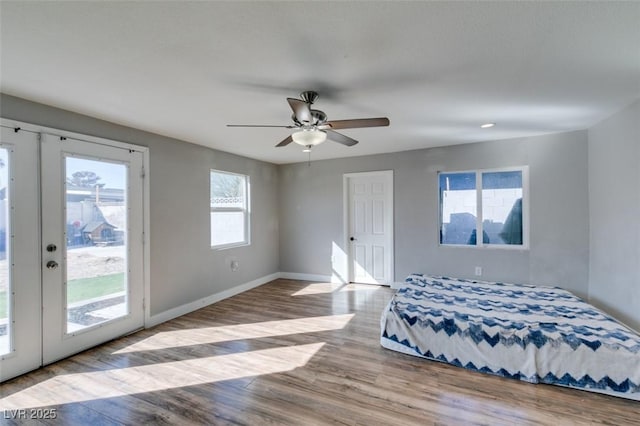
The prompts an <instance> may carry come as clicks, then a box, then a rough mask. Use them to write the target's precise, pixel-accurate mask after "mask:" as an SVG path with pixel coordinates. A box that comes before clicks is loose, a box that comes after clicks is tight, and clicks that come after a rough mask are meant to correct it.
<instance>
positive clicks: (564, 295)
mask: <svg viewBox="0 0 640 426" xmlns="http://www.w3.org/2000/svg"><path fill="white" fill-rule="evenodd" d="M380 343H381V344H382V346H383V347H385V348H388V349H391V350H395V351H398V352H402V353H406V354H409V355H414V356H418V357H423V358H428V359H431V360H436V361H441V362H445V363H448V364H452V365H456V366H459V367H463V368H466V369H469V370H473V371H478V372H482V373H488V374H494V375H498V376H501V377H508V378H513V379H518V380H523V381H526V382H530V383H547V384H553V385H561V386H568V387H572V388H577V389H582V390H587V391H593V392H600V393H606V394H610V395H614V396H620V397H623V398H629V399H634V400H640V335H638V334H637V333H636V332H634V331H633V330H631V329H630V328H628V327H626V326H624V325H623V324H621V323H619V322H618V321H616V320H615V319H613V318H612V317H610V316H608V315H607V314H605V313H604V312H602V311H600V310H598V309H596V308H595V307H593V306H592V305H589V304H588V303H586V302H584V301H583V300H581V299H580V298H578V297H576V296H575V295H573V294H572V293H570V292H568V291H566V290H563V289H560V288H555V287H538V286H529V285H518V284H507V283H494V282H487V281H472V280H464V279H455V278H447V277H437V276H429V275H423V274H413V275H410V276H409V277H408V278H407V279H406V281H405V283H403V285H402V286H401V287H400V288H399V289H398V291H397V292H396V294H395V295H394V296H393V298H392V299H391V301H390V302H389V304H388V305H387V307H386V309H385V310H384V312H383V314H382V318H381V338H380Z"/></svg>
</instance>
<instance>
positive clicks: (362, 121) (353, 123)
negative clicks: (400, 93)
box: [318, 117, 389, 130]
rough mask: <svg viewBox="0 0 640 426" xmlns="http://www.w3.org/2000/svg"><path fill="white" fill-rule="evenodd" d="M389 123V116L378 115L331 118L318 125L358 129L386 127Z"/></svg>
mask: <svg viewBox="0 0 640 426" xmlns="http://www.w3.org/2000/svg"><path fill="white" fill-rule="evenodd" d="M388 125H389V119H388V118H387V117H378V118H356V119H353V120H331V121H327V122H326V123H324V124H323V125H322V126H318V128H322V129H324V127H325V126H328V128H330V129H333V130H336V129H356V128H359V127H384V126H388Z"/></svg>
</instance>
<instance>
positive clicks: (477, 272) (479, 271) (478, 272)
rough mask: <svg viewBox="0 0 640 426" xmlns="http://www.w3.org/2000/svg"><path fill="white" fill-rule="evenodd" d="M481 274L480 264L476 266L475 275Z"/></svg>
mask: <svg viewBox="0 0 640 426" xmlns="http://www.w3.org/2000/svg"><path fill="white" fill-rule="evenodd" d="M481 275H482V266H476V277H479V276H481Z"/></svg>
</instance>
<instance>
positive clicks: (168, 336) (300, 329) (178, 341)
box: [113, 314, 354, 354]
mask: <svg viewBox="0 0 640 426" xmlns="http://www.w3.org/2000/svg"><path fill="white" fill-rule="evenodd" d="M353 316H354V314H343V315H327V316H320V317H306V318H296V319H289V320H279V321H265V322H256V323H250V324H235V325H225V326H220V327H205V328H193V329H187V330H174V331H162V332H159V333H156V334H154V335H153V336H151V337H148V338H146V339H144V340H141V341H139V342H136V343H134V344H132V345H129V346H127V347H125V348H123V349H120V350H117V351H115V352H113V353H114V354H124V353H130V352H138V351H151V350H159V349H167V348H177V347H184V346H192V345H204V344H211V343H219V342H227V341H231V340H244V339H260V338H264V337H275V336H286V335H289V334H299V333H316V332H321V331H330V330H340V329H343V328H344V327H345V326H346V325H347V323H348V322H349V321H351V318H353Z"/></svg>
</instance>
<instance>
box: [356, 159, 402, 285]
mask: <svg viewBox="0 0 640 426" xmlns="http://www.w3.org/2000/svg"><path fill="white" fill-rule="evenodd" d="M345 179H346V186H347V191H348V195H347V208H348V212H347V217H348V219H347V223H348V229H347V236H348V242H347V244H348V246H349V281H351V282H358V283H370V284H391V282H392V281H393V171H390V170H389V171H381V172H368V173H351V174H348V175H345Z"/></svg>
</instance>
